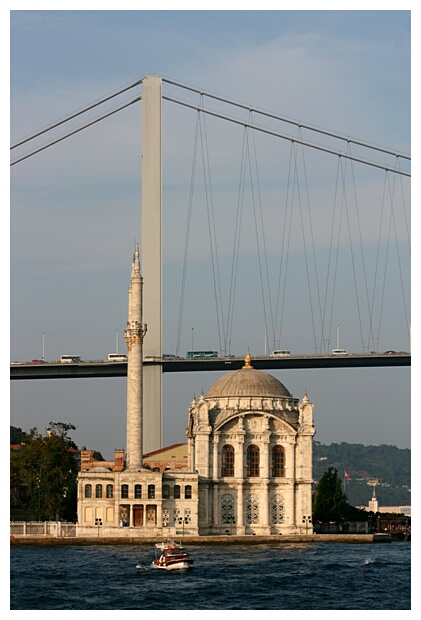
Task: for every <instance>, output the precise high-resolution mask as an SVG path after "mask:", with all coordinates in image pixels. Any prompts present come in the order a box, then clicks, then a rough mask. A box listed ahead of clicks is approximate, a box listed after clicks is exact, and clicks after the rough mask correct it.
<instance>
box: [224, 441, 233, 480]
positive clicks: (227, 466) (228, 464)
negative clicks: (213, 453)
mask: <svg viewBox="0 0 421 620" xmlns="http://www.w3.org/2000/svg"><path fill="white" fill-rule="evenodd" d="M234 454H235V453H234V448H233V447H232V446H230V445H229V444H227V445H225V446H224V447H223V448H222V460H221V476H222V477H223V478H224V477H225V476H233V475H234Z"/></svg>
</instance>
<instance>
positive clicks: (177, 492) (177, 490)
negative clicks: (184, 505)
mask: <svg viewBox="0 0 421 620" xmlns="http://www.w3.org/2000/svg"><path fill="white" fill-rule="evenodd" d="M174 499H180V485H179V484H175V485H174Z"/></svg>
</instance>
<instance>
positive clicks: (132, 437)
mask: <svg viewBox="0 0 421 620" xmlns="http://www.w3.org/2000/svg"><path fill="white" fill-rule="evenodd" d="M142 288H143V278H142V275H141V273H140V259H139V245H138V244H137V243H136V246H135V252H134V255H133V260H132V272H131V282H130V286H129V295H128V298H129V299H128V306H129V307H128V320H127V329H125V330H124V340H125V341H126V344H127V351H128V359H127V455H126V462H127V468H128V469H141V467H142V463H143V337H144V335H145V334H146V329H147V326H146V324H144V323H142V318H143V299H142Z"/></svg>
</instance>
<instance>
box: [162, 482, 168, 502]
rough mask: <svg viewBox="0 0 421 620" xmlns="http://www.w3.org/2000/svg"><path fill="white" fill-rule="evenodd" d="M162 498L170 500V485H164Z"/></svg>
mask: <svg viewBox="0 0 421 620" xmlns="http://www.w3.org/2000/svg"><path fill="white" fill-rule="evenodd" d="M162 497H163V499H169V497H170V485H169V484H163V485H162Z"/></svg>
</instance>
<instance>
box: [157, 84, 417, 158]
mask: <svg viewBox="0 0 421 620" xmlns="http://www.w3.org/2000/svg"><path fill="white" fill-rule="evenodd" d="M162 81H163V82H166V83H167V84H172V85H173V86H178V87H179V88H184V89H185V90H189V91H191V92H193V93H200V94H201V95H202V96H205V97H209V98H210V99H215V100H217V101H221V102H222V103H227V104H229V105H232V106H235V107H237V108H241V109H243V110H248V111H249V112H255V113H257V114H260V115H262V116H266V117H268V118H272V119H274V120H278V121H281V122H283V123H288V124H290V125H295V126H296V127H298V128H299V129H307V130H309V131H314V132H316V133H320V134H322V135H325V136H328V137H331V138H336V139H337V140H343V141H345V142H347V143H351V144H355V145H357V146H361V147H364V148H367V149H372V150H374V151H378V152H379V153H384V154H387V155H392V156H397V157H400V158H402V159H407V160H410V159H411V158H410V156H409V155H404V154H398V153H396V151H392V150H390V149H386V148H383V147H378V146H375V145H373V144H369V143H367V142H362V141H360V140H354V139H352V138H349V137H345V136H342V135H340V134H337V133H333V132H330V131H327V130H324V129H320V128H317V127H314V126H313V125H306V124H305V123H301V122H299V121H294V120H292V119H289V118H286V117H283V116H279V115H277V114H273V113H271V112H267V111H265V110H261V109H258V108H254V107H251V106H248V105H245V104H243V103H239V102H236V101H232V100H230V99H226V98H224V97H221V96H219V95H214V94H211V93H205V92H204V91H203V90H199V89H197V88H193V87H192V86H187V85H185V84H181V83H180V82H175V81H174V80H170V79H168V78H162ZM177 103H181V102H177Z"/></svg>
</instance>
